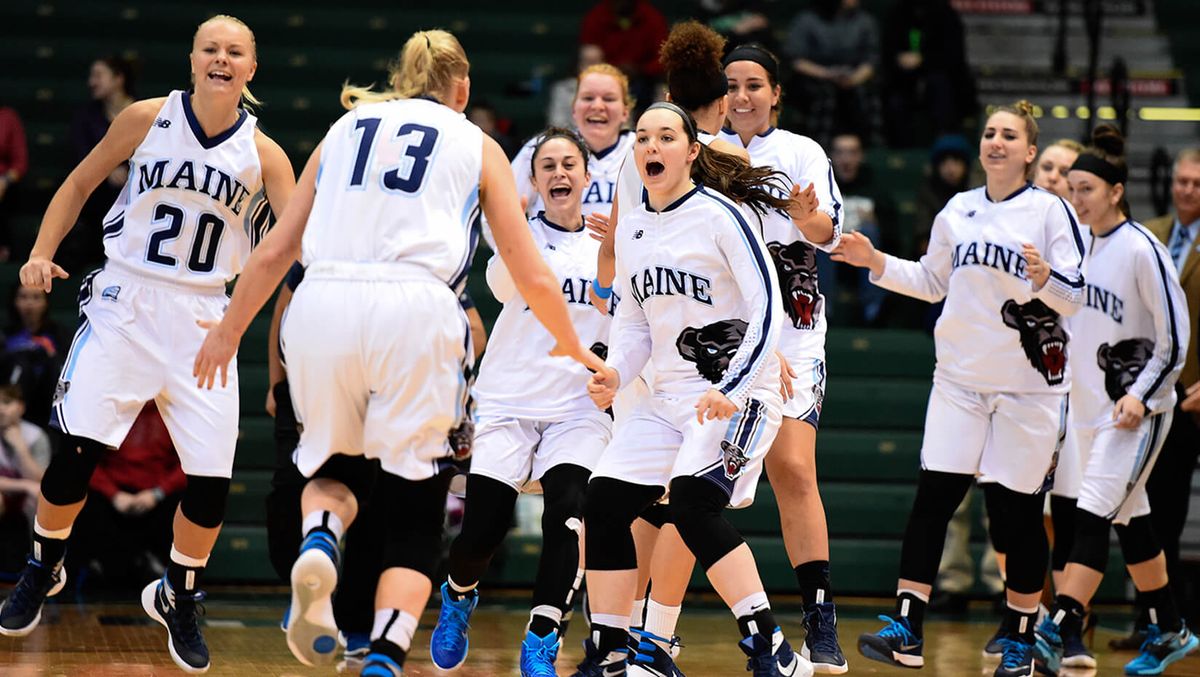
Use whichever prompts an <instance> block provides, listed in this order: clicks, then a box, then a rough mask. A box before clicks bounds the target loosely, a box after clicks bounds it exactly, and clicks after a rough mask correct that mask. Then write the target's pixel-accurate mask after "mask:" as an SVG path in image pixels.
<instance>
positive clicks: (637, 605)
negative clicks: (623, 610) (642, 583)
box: [629, 597, 646, 628]
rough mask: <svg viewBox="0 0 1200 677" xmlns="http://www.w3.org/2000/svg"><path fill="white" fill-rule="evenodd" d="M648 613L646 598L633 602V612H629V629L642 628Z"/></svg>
mask: <svg viewBox="0 0 1200 677" xmlns="http://www.w3.org/2000/svg"><path fill="white" fill-rule="evenodd" d="M645 613H646V598H645V597H643V598H641V599H635V600H633V611H631V612H629V627H631V628H640V627H642V626H643V625H644V621H645V618H644V616H645Z"/></svg>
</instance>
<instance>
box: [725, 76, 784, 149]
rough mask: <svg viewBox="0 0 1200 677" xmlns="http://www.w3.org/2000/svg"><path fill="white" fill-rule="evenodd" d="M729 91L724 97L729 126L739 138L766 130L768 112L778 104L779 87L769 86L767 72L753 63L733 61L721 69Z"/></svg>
mask: <svg viewBox="0 0 1200 677" xmlns="http://www.w3.org/2000/svg"><path fill="white" fill-rule="evenodd" d="M725 77H726V78H727V79H728V80H729V91H728V93H726V94H725V104H726V108H727V109H728V113H727V115H728V116H729V125H730V127H732V128H733V131H735V132H737V133H738V134H740V135H753V134H759V133H762V132H765V131H767V129H768V128H770V126H771V109H772V108H774V107H775V106H777V105H779V91H780V90H779V86H778V85H776V86H774V87H772V86H771V81H770V79H769V78H768V76H767V69H765V68H763V67H762V66H760V65H758V64H757V63H755V62H753V61H734V62H733V63H731V64H729V65H728V66H726V67H725Z"/></svg>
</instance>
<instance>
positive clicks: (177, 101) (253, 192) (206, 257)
mask: <svg viewBox="0 0 1200 677" xmlns="http://www.w3.org/2000/svg"><path fill="white" fill-rule="evenodd" d="M255 124H256V119H255V117H254V116H253V115H251V114H249V113H247V112H246V111H245V110H239V111H238V119H237V122H235V123H234V124H233V126H232V127H230V128H229V129H227V130H225V131H224V132H221V133H220V134H218V135H216V136H214V137H209V136H208V135H206V134H205V133H204V130H203V129H202V128H201V127H200V123H199V122H198V121H197V120H196V115H195V114H194V113H193V112H192V104H191V97H190V95H189V94H188V93H187V92H182V91H174V92H171V94H170V95H168V96H167V101H166V103H164V104H163V107H162V109H161V110H160V111H159V113H158V117H157V118H155V120H154V124H153V125H151V126H150V131H148V132H147V133H146V138H145V139H143V140H142V142H141V144H139V145H138V147H137V149H136V150H134V152H133V157H131V158H130V164H129V180H128V182H127V183H126V186H125V190H123V191H122V192H121V195H120V197H118V198H117V201H116V203H114V204H113V206H112V208H111V209H109V211H108V214H107V215H106V216H105V217H104V254H105V256H107V257H108V260H109V262H110V263H111V264H115V265H116V266H118V267H120V266H124V267H127V268H132V269H134V270H136V271H137V272H138V273H139V274H141V275H144V276H146V277H150V278H156V279H160V280H165V281H168V282H172V283H175V284H183V285H188V286H195V287H210V288H211V287H223V286H224V285H225V283H226V282H228V281H229V280H232V279H233V278H234V276H236V275H237V274H238V273H239V272H241V270H242V265H243V264H245V262H246V259H247V258H248V257H249V256H250V249H251V247H253V246H254V245H255V244H257V243H258V240H259V239H260V238H261V235H262V233H263V231H264V230H265V228H266V225H267V224H268V222H269V220H270V219H269V215H270V210H269V208H268V207H267V204H266V197H265V194H264V192H263V182H262V167H261V165H260V163H259V158H258V149H257V147H256V146H255V145H254V128H255Z"/></svg>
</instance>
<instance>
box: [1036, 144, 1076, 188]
mask: <svg viewBox="0 0 1200 677" xmlns="http://www.w3.org/2000/svg"><path fill="white" fill-rule="evenodd" d="M1077 157H1079V153H1076V152H1075V151H1073V150H1071V149H1070V148H1067V147H1065V146H1050V147H1049V148H1047V149H1046V150H1044V151H1042V156H1041V157H1040V158H1038V161H1037V169H1036V170H1035V171H1034V174H1033V185H1035V186H1037V187H1038V188H1044V189H1046V190H1048V191H1050V192H1051V193H1054V194H1055V195H1057V196H1059V197H1061V198H1066V197H1068V194H1069V193H1070V188H1069V187H1068V186H1067V172H1069V171H1071V165H1073V164H1075V158H1077Z"/></svg>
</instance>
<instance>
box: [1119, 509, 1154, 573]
mask: <svg viewBox="0 0 1200 677" xmlns="http://www.w3.org/2000/svg"><path fill="white" fill-rule="evenodd" d="M1116 527H1117V538H1118V539H1119V540H1120V541H1121V554H1123V555H1124V556H1125V563H1126V564H1127V565H1129V566H1133V565H1134V564H1141V563H1142V562H1145V561H1148V560H1152V559H1154V558H1155V557H1158V553H1160V552H1162V545H1161V544H1160V543H1159V542H1158V537H1157V536H1155V534H1154V527H1153V526H1152V525H1151V522H1150V515H1142V516H1141V517H1134V518H1133V519H1131V520H1129V524H1118V525H1116Z"/></svg>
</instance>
